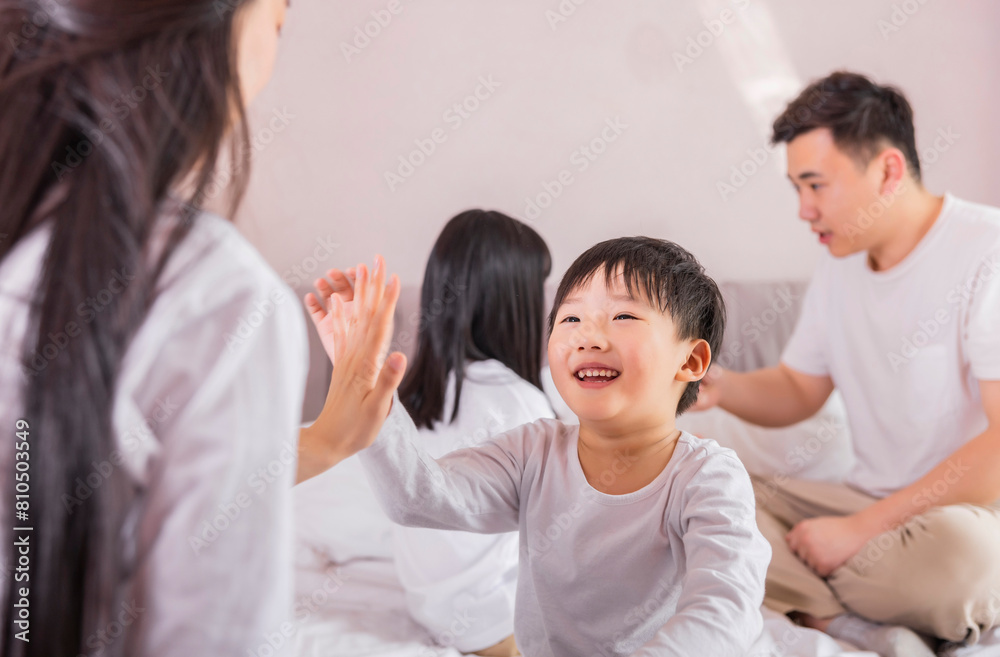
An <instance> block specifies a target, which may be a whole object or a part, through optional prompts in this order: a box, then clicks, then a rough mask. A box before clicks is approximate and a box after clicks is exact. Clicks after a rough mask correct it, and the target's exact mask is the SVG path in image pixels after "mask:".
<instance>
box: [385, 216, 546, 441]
mask: <svg viewBox="0 0 1000 657" xmlns="http://www.w3.org/2000/svg"><path fill="white" fill-rule="evenodd" d="M551 269H552V258H551V256H550V254H549V249H548V247H547V246H546V245H545V241H544V240H543V239H542V238H541V236H540V235H539V234H538V233H537V232H535V231H534V230H533V229H532V228H530V227H529V226H527V225H525V224H524V223H522V222H520V221H517V220H516V219H512V218H510V217H508V216H506V215H504V214H502V213H500V212H493V211H486V210H468V211H466V212H463V213H461V214H459V215H457V216H456V217H454V218H453V219H451V220H450V221H449V222H448V223H447V225H445V227H444V229H443V230H442V231H441V234H440V235H439V236H438V239H437V242H435V244H434V248H433V250H432V251H431V255H430V258H429V259H428V260H427V269H426V271H425V272H424V282H423V288H422V290H421V294H420V326H419V331H418V336H417V353H416V356H415V357H414V359H413V363H412V365H411V366H410V368H409V371H408V372H407V374H406V377H405V379H404V380H403V383H402V385H401V386H400V389H399V396H400V400H401V401H402V402H403V405H404V406H405V407H406V410H407V411H409V413H410V415H411V416H412V417H413V421H414V423H415V424H416V425H417V426H418V427H421V428H428V429H432V428H433V427H434V423H436V422H440V421H443V420H444V419H445V411H446V410H447V411H448V422H452V421H454V419H455V414H456V413H457V412H458V402H459V398H460V397H461V394H462V382H463V381H464V379H465V362H466V360H472V361H481V360H488V359H495V360H498V361H500V362H501V363H503V364H504V365H506V366H507V367H509V368H510V369H512V370H513V371H514V372H515V373H516V374H517V375H518V376H520V377H521V378H522V379H524V380H525V381H528V382H529V383H531V384H532V385H534V386H535V387H537V388H538V389H541V387H542V385H541V374H540V370H541V364H542V346H543V340H544V330H545V279H546V278H547V277H548V275H549V272H550V271H551ZM451 372H454V373H455V403H454V406H453V407H452V408H451V409H445V407H444V405H445V392H446V390H447V385H448V375H449V373H451Z"/></svg>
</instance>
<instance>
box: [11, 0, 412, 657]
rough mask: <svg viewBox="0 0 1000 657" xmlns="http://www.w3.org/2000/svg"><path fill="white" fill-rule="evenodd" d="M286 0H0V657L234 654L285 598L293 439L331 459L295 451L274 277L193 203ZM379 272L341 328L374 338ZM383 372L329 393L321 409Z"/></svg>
mask: <svg viewBox="0 0 1000 657" xmlns="http://www.w3.org/2000/svg"><path fill="white" fill-rule="evenodd" d="M285 8H286V0H225V1H220V0H187V1H179V0H172V1H171V0H48V1H34V0H0V35H3V43H2V44H0V435H2V436H3V440H2V441H0V487H2V490H3V494H4V499H3V502H2V503H0V541H2V543H3V548H2V551H0V555H2V556H0V566H2V568H3V573H4V575H5V577H4V578H3V580H2V581H3V587H2V589H0V591H2V592H0V597H2V600H0V602H2V604H3V616H4V626H3V633H2V637H3V638H2V639H0V641H2V653H3V654H4V655H45V656H49V657H51V656H55V655H60V656H61V655H77V654H94V653H100V654H105V655H121V654H129V655H136V654H143V655H168V654H170V655H173V654H177V655H194V654H204V655H237V654H239V655H243V654H248V652H249V651H253V654H256V652H257V651H259V650H260V649H261V647H262V646H265V645H267V644H268V636H269V633H273V632H275V631H278V630H279V628H280V627H281V624H282V622H283V621H285V620H286V619H287V618H288V616H289V615H290V612H291V590H292V587H291V575H292V573H291V558H290V551H291V540H292V539H291V529H290V525H289V517H290V515H291V508H290V488H291V486H292V484H293V482H294V480H295V478H296V457H297V456H298V463H299V472H298V478H300V479H301V478H305V477H307V476H309V475H311V474H315V472H317V471H321V470H322V469H323V468H324V467H328V466H329V465H330V464H332V463H333V462H335V459H333V458H330V457H329V455H327V454H325V453H324V452H323V451H322V450H319V449H313V448H314V447H315V446H316V443H315V441H313V440H311V439H310V438H309V437H308V436H307V435H306V434H303V435H302V441H301V443H300V444H299V445H298V446H297V445H296V439H297V438H298V432H299V429H298V426H299V421H300V413H301V403H302V396H303V387H304V382H305V373H306V361H307V345H306V336H305V333H304V330H305V325H304V321H303V318H302V317H301V312H300V310H299V308H298V304H297V303H296V302H295V299H294V296H292V295H291V290H290V289H289V288H288V287H287V285H285V283H284V282H283V281H281V280H280V279H279V278H278V276H277V275H276V274H275V273H274V272H273V271H272V270H271V269H270V268H269V267H268V266H267V264H266V263H265V262H264V260H263V259H262V258H261V256H260V255H259V254H258V253H257V252H256V251H255V250H254V249H253V247H251V246H250V245H249V243H248V242H246V241H245V240H244V239H243V238H242V237H241V236H240V235H239V233H238V232H237V231H236V230H235V229H234V228H233V226H232V225H231V224H230V223H229V222H227V221H225V220H224V219H222V218H220V217H218V216H215V215H212V214H209V213H205V212H202V211H201V210H200V207H201V206H202V205H203V204H204V203H205V202H207V201H209V200H211V197H212V195H213V194H214V193H215V192H216V190H217V189H218V188H219V187H220V186H225V185H226V183H227V181H230V180H231V181H232V182H231V184H229V189H231V190H232V196H231V203H230V214H231V213H232V212H233V211H234V210H235V208H236V206H237V204H238V202H239V199H240V197H241V195H242V192H243V189H244V187H245V181H246V178H247V172H248V164H249V152H250V151H249V148H248V143H249V142H248V132H247V128H246V123H245V120H244V119H245V111H244V107H245V105H246V103H247V102H248V101H249V100H250V99H251V98H252V97H253V96H255V95H256V94H257V92H258V91H260V89H261V88H262V87H263V86H264V84H265V83H266V81H267V79H268V78H269V76H270V74H271V70H272V67H273V63H274V57H275V51H276V47H277V42H278V36H279V32H280V31H281V26H282V23H283V21H284V18H285ZM227 142H228V143H229V144H230V145H231V147H230V150H229V152H228V153H225V151H226V144H227ZM362 270H363V271H364V273H365V276H367V270H366V269H364V268H362ZM382 282H384V266H377V267H376V271H375V272H373V275H372V277H371V278H370V279H367V280H366V282H365V287H366V289H369V290H370V294H369V295H368V301H367V303H368V304H369V305H368V306H367V308H369V310H371V308H372V307H374V308H375V310H371V312H368V313H367V314H366V315H365V317H364V318H362V320H361V321H362V323H364V322H369V323H370V324H371V323H374V324H375V325H377V326H380V327H381V328H380V330H381V331H383V332H384V331H385V330H387V327H388V326H389V324H390V322H391V312H392V306H393V304H394V302H395V297H394V294H395V293H394V292H393V290H394V289H395V290H397V291H396V293H398V282H395V281H394V282H393V283H392V284H390V285H389V286H388V287H387V288H383V287H381V286H378V285H377V284H380V283H382ZM394 286H395V287H394ZM373 304H374V305H373ZM352 347H353V351H352ZM339 348H340V350H341V353H344V350H345V349H347V351H348V352H350V353H351V358H354V359H355V360H357V359H364V358H371V360H372V361H374V360H375V359H376V358H377V356H378V353H377V352H379V351H380V344H375V343H374V342H372V341H369V342H368V343H365V345H363V348H362V345H352V344H351V343H350V342H349V340H341V344H340V345H339ZM348 364H349V365H351V366H352V367H354V366H355V365H354V364H352V362H349V363H348ZM390 364H395V365H398V366H399V367H401V366H402V363H401V362H400V361H399V360H398V359H390ZM369 369H370V368H369ZM387 369H388V368H387ZM397 369H398V368H397ZM401 377H402V373H401V372H399V373H398V374H397V373H396V371H395V370H394V371H393V372H392V373H390V374H386V375H385V376H384V377H383V378H382V379H378V384H379V385H382V386H383V387H382V388H381V389H380V395H377V396H370V397H371V399H369V397H365V395H366V394H367V392H366V391H371V390H372V389H374V387H375V385H376V379H375V377H368V378H367V379H365V380H364V381H362V384H361V385H359V384H358V383H357V382H355V384H354V387H353V388H352V389H351V390H349V391H345V389H335V390H332V391H331V395H330V398H329V400H328V404H327V409H326V410H325V411H324V422H325V423H326V428H327V429H329V430H331V431H333V432H334V433H335V434H336V433H338V432H342V431H348V432H349V431H351V430H352V429H351V427H353V426H354V424H353V423H352V422H353V421H352V419H351V413H354V414H355V415H354V417H357V413H358V412H359V410H358V409H359V407H360V408H361V411H364V408H365V404H369V403H371V404H374V405H375V406H377V407H378V408H377V409H376V410H377V412H381V413H383V414H384V413H385V412H386V410H387V409H388V403H389V397H388V396H387V394H386V393H385V390H387V389H388V388H389V387H394V386H392V385H391V384H392V383H393V380H395V382H396V383H398V378H401ZM389 394H391V390H389ZM351 395H353V397H351ZM376 397H378V398H377V399H376ZM376 402H378V403H376ZM383 402H384V403H383ZM373 412H374V411H373ZM383 416H384V415H383ZM297 451H299V452H300V453H299V454H298V455H297V454H296V452H297ZM314 457H315V458H314ZM303 467H305V468H306V469H307V470H308V471H307V472H305V473H303V470H302V468H303Z"/></svg>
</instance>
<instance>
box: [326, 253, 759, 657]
mask: <svg viewBox="0 0 1000 657" xmlns="http://www.w3.org/2000/svg"><path fill="white" fill-rule="evenodd" d="M724 314H725V310H724V306H723V302H722V297H721V295H720V293H719V290H718V288H717V287H716V285H715V283H714V282H713V281H712V280H711V278H709V277H708V276H707V275H706V274H705V273H704V270H703V268H702V267H701V266H700V265H699V264H698V262H697V261H696V260H695V259H694V257H692V256H691V254H689V253H688V252H687V251H685V250H684V249H682V248H680V247H679V246H677V245H676V244H673V243H671V242H666V241H661V240H655V239H650V238H641V237H636V238H623V239H616V240H610V241H607V242H603V243H601V244H598V245H597V246H595V247H593V248H591V249H590V250H588V251H587V252H586V253H584V254H583V255H582V256H580V258H578V259H577V261H576V262H574V263H573V265H572V266H571V267H570V269H569V271H568V272H567V273H566V275H565V277H564V278H563V281H562V283H561V284H560V286H559V290H558V292H557V296H556V301H555V306H554V309H553V311H552V314H551V316H550V318H549V326H550V329H551V336H550V339H549V346H548V355H549V362H550V366H551V369H552V372H553V379H554V381H555V384H556V387H557V388H558V389H559V392H560V394H561V395H562V396H563V398H564V399H565V401H566V402H567V404H568V405H569V406H570V408H571V409H572V410H573V411H574V412H575V413H576V415H577V416H578V417H579V418H580V425H579V426H576V425H567V424H563V423H561V422H558V421H556V420H539V421H537V422H534V423H532V424H528V425H523V426H521V427H518V428H517V429H514V430H512V431H509V432H507V433H505V434H502V435H500V436H499V437H497V438H495V439H494V440H492V441H490V442H488V443H487V444H485V445H483V446H481V447H477V448H472V449H464V450H460V451H457V452H453V453H451V454H449V455H447V456H445V457H443V458H441V459H438V460H437V461H435V460H433V459H431V458H430V457H428V456H427V455H426V454H425V453H423V451H422V450H421V449H420V448H419V447H418V446H417V444H416V442H415V441H416V437H417V432H416V429H415V428H414V425H413V422H412V421H411V420H410V418H409V416H408V415H407V414H406V411H405V410H404V409H403V407H402V405H401V404H399V403H398V400H396V401H394V403H393V406H392V409H391V411H390V413H389V417H388V418H387V419H386V421H385V424H384V426H383V427H382V430H381V433H379V435H378V437H377V439H376V440H375V442H374V444H372V445H371V446H370V447H368V448H367V449H365V450H364V451H362V452H361V459H362V462H363V463H364V465H365V467H366V469H367V471H368V474H369V477H370V478H371V480H372V483H373V487H374V488H375V490H376V493H377V494H378V495H379V497H380V501H381V503H382V506H383V507H384V509H385V511H386V512H387V514H388V515H389V516H390V517H391V518H392V519H393V520H395V521H396V522H399V523H402V524H409V525H417V526H423V527H433V528H439V529H453V530H465V531H473V532H480V533H497V532H508V531H513V530H519V531H520V564H521V570H520V575H519V578H518V589H517V601H516V610H515V637H516V639H517V643H518V645H519V646H520V648H521V649H522V651H523V653H524V654H525V655H531V657H545V656H549V655H552V656H560V657H580V656H582V655H609V656H619V655H657V656H661V655H676V656H678V657H679V656H685V657H690V656H691V655H697V654H705V655H712V656H713V657H725V656H730V655H731V656H733V657H736V656H738V655H744V654H745V653H746V651H747V649H748V648H749V647H750V645H751V643H752V642H753V641H754V639H755V638H756V637H757V636H758V635H759V633H760V631H761V627H762V618H761V615H760V608H759V607H760V603H761V601H762V599H763V593H764V591H763V583H764V574H765V572H766V569H767V563H768V560H769V558H770V549H769V547H768V545H767V542H766V541H765V540H764V538H763V537H762V536H761V534H760V533H759V532H758V530H757V527H756V523H755V519H754V501H753V492H752V488H751V484H750V479H749V476H748V475H747V473H746V471H745V470H744V468H743V466H742V464H741V463H740V461H739V460H738V459H737V458H736V456H735V454H734V453H733V452H732V451H730V450H728V449H724V448H722V447H720V446H719V445H718V444H717V443H715V442H714V441H711V440H703V439H700V438H697V437H695V436H692V435H690V434H688V433H685V432H682V431H679V430H677V429H676V427H675V419H676V416H677V414H679V413H681V412H683V411H684V410H685V409H686V408H688V407H689V406H690V405H691V404H692V403H693V402H694V400H695V399H696V398H697V395H698V385H699V381H700V379H701V378H702V377H704V375H705V373H706V371H707V370H708V367H709V364H710V362H711V357H712V352H713V351H715V350H717V349H718V347H719V344H720V343H721V340H722V334H723V328H724ZM338 376H350V372H345V373H340V374H338V372H337V370H336V368H335V370H334V377H335V378H336V377H338Z"/></svg>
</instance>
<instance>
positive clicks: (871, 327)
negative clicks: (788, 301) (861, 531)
mask: <svg viewBox="0 0 1000 657" xmlns="http://www.w3.org/2000/svg"><path fill="white" fill-rule="evenodd" d="M867 258H868V256H867V254H866V253H858V254H855V255H852V256H849V257H846V258H841V259H835V258H833V257H831V256H829V255H826V256H824V257H823V260H822V262H821V263H820V265H819V268H818V269H817V271H816V273H815V275H814V276H813V280H812V282H811V284H810V286H809V290H808V292H807V293H806V297H805V300H804V302H803V308H802V314H801V316H800V318H799V321H798V324H797V326H796V329H795V332H794V334H793V336H792V338H791V340H790V341H789V343H788V345H787V346H786V348H785V351H784V354H783V355H782V361H783V362H784V363H785V364H786V365H787V366H789V367H791V368H792V369H795V370H797V371H800V372H804V373H806V374H811V375H814V376H830V377H831V378H832V379H833V382H834V385H836V387H837V388H838V389H839V390H840V392H841V394H842V395H843V398H844V402H845V404H846V407H847V414H848V420H849V422H850V428H851V434H852V436H853V448H854V452H855V456H856V461H855V466H854V468H853V470H852V472H851V473H850V475H849V477H848V479H847V482H848V483H849V484H851V485H853V486H855V487H857V488H859V489H861V490H863V491H865V492H867V493H869V494H871V495H875V496H877V497H883V496H885V495H888V494H891V493H893V492H895V491H896V490H899V489H901V488H904V487H905V486H907V485H909V484H911V483H913V482H914V481H917V480H918V479H920V478H921V477H923V476H924V475H925V474H927V473H928V472H929V471H930V470H931V469H933V468H934V467H935V466H936V465H937V464H939V463H941V462H943V461H945V460H947V459H948V457H949V455H950V454H952V453H953V452H954V451H955V450H957V449H958V448H960V447H961V446H962V445H964V444H965V443H966V442H968V441H969V440H970V439H972V438H973V437H975V436H976V435H978V434H979V433H981V432H982V431H983V430H984V429H986V427H987V418H986V414H985V412H984V409H983V406H982V401H981V399H980V397H979V386H978V380H997V379H1000V210H998V209H997V208H992V207H988V206H984V205H977V204H973V203H969V202H966V201H962V200H960V199H957V198H955V197H953V196H951V195H950V194H947V195H945V202H944V205H943V207H942V209H941V214H940V216H939V217H938V219H937V220H936V221H935V223H934V225H933V226H932V227H931V229H930V231H929V232H928V233H927V235H925V236H924V238H923V239H922V240H921V241H920V243H919V244H918V245H917V246H916V248H915V249H914V250H913V251H912V252H911V253H910V254H909V255H908V256H907V257H906V258H905V259H904V260H903V261H902V262H901V263H899V264H898V265H896V266H895V267H892V268H891V269H889V270H887V271H884V272H875V271H872V270H871V269H870V268H869V266H868V264H867V263H868V261H867ZM970 465H971V464H967V463H961V462H954V463H953V464H952V466H953V468H952V471H953V473H954V477H961V476H962V475H963V474H964V473H965V472H966V471H967V468H968V467H969V466H970ZM926 503H927V505H928V506H929V505H931V504H933V499H930V498H928V499H927V500H926Z"/></svg>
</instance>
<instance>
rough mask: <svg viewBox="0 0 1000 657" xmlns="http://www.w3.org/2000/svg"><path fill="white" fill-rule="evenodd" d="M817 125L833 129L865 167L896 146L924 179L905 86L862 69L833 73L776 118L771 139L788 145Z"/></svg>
mask: <svg viewBox="0 0 1000 657" xmlns="http://www.w3.org/2000/svg"><path fill="white" fill-rule="evenodd" d="M817 128H829V129H830V132H832V133H833V141H834V143H835V144H837V147H838V148H840V149H841V150H842V151H844V152H845V153H847V154H848V155H850V156H851V157H853V158H854V159H855V160H856V161H857V162H858V163H859V164H862V165H867V164H868V163H869V162H871V161H872V158H873V157H875V156H876V155H878V154H879V152H880V151H881V150H883V149H884V148H885V147H886V145H887V144H891V145H892V146H894V147H896V148H898V149H899V150H901V151H902V152H903V155H904V156H905V157H906V165H907V167H909V169H910V175H911V176H912V177H913V179H914V180H915V181H917V182H920V158H919V156H918V155H917V143H916V137H915V136H914V130H913V109H912V108H911V107H910V103H909V102H908V101H907V100H906V96H904V95H903V92H901V91H900V90H899V89H896V88H895V87H889V86H883V85H879V84H876V83H875V82H872V81H871V80H870V79H868V78H866V77H865V76H863V75H860V74H858V73H850V72H848V71H837V72H836V73H831V74H830V75H828V76H827V77H825V78H822V79H820V80H817V81H815V82H813V83H812V84H810V85H809V86H808V87H806V88H805V89H804V90H803V91H802V93H800V94H799V95H798V97H797V98H796V99H795V100H793V101H792V102H790V103H789V104H788V107H786V108H785V111H784V112H782V113H781V116H779V117H778V118H777V119H775V120H774V125H773V133H772V135H771V143H772V144H780V143H782V142H784V143H787V142H790V141H792V140H793V139H795V138H796V137H798V136H799V135H801V134H804V133H806V132H810V131H812V130H815V129H817Z"/></svg>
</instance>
